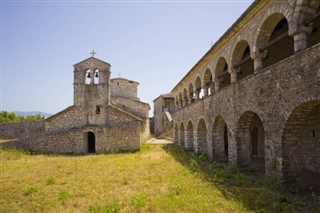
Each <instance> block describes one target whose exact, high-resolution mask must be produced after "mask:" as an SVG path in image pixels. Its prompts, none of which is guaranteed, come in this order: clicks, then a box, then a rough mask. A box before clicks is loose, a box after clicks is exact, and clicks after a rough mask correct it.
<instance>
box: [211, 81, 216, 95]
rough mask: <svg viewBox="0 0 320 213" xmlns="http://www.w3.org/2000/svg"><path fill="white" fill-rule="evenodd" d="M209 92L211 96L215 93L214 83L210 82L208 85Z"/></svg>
mask: <svg viewBox="0 0 320 213" xmlns="http://www.w3.org/2000/svg"><path fill="white" fill-rule="evenodd" d="M210 92H211V95H212V94H213V93H214V92H215V91H214V83H213V82H211V84H210Z"/></svg>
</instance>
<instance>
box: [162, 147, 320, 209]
mask: <svg viewBox="0 0 320 213" xmlns="http://www.w3.org/2000/svg"><path fill="white" fill-rule="evenodd" d="M162 148H163V150H164V151H165V152H167V153H169V154H170V155H172V156H173V157H174V158H175V160H176V161H177V162H179V163H180V164H182V165H183V166H185V167H186V168H188V169H189V170H190V171H191V172H192V173H193V174H194V175H196V176H198V177H199V178H201V179H202V180H204V181H206V182H209V183H210V184H212V185H214V187H217V188H218V189H219V190H220V191H221V192H222V194H223V195H224V197H225V198H226V199H228V200H235V201H237V202H240V203H241V204H242V205H243V206H244V207H245V208H247V209H248V210H251V211H255V212H320V200H319V197H317V196H315V195H314V194H313V192H312V191H308V192H304V193H297V191H296V190H295V189H293V188H290V187H285V186H283V185H281V184H280V182H279V181H278V180H277V179H274V178H271V177H267V176H264V175H258V174H249V173H245V172H243V171H240V170H239V169H238V168H237V167H236V166H234V165H225V164H219V163H215V162H212V163H211V162H209V161H208V158H207V156H206V155H196V154H194V153H191V152H187V151H185V150H184V149H183V148H182V147H178V146H175V145H163V146H162Z"/></svg>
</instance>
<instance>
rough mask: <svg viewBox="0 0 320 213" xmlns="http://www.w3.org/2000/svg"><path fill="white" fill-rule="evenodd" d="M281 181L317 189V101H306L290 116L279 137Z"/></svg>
mask: <svg viewBox="0 0 320 213" xmlns="http://www.w3.org/2000/svg"><path fill="white" fill-rule="evenodd" d="M282 140H283V143H282V153H283V178H284V180H286V181H288V182H292V181H295V182H297V183H298V184H300V185H302V186H305V187H308V186H313V187H316V188H318V189H320V181H319V180H320V101H319V100H318V101H309V102H306V103H304V104H302V105H300V106H298V107H296V108H295V109H294V110H293V111H292V113H291V114H290V116H289V118H288V120H287V122H286V124H285V127H284V130H283V136H282Z"/></svg>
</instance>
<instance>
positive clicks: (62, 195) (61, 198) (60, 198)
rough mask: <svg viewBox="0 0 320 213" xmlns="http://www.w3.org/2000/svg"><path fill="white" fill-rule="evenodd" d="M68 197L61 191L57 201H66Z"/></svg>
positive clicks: (68, 195)
mask: <svg viewBox="0 0 320 213" xmlns="http://www.w3.org/2000/svg"><path fill="white" fill-rule="evenodd" d="M69 197H70V194H69V193H68V192H66V191H62V192H60V193H59V195H58V200H66V199H68V198H69Z"/></svg>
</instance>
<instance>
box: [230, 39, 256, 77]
mask: <svg viewBox="0 0 320 213" xmlns="http://www.w3.org/2000/svg"><path fill="white" fill-rule="evenodd" d="M231 60H232V63H231V64H232V65H233V68H234V69H236V72H237V80H238V81H240V80H241V79H243V78H245V77H247V76H249V75H252V74H253V73H254V63H253V60H252V58H251V48H250V45H249V44H248V42H247V41H246V40H241V41H239V42H238V43H237V45H236V46H235V48H234V50H233V54H232V59H231Z"/></svg>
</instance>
